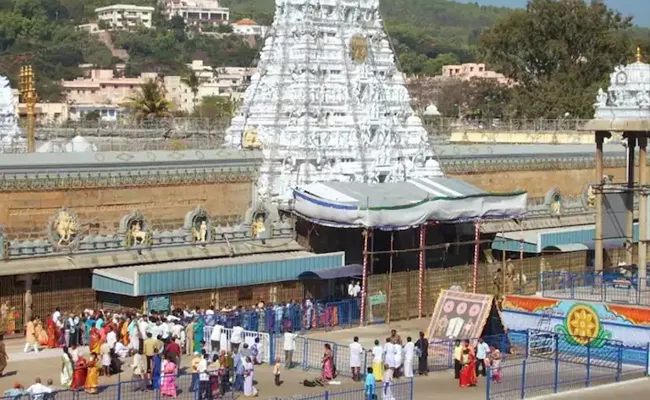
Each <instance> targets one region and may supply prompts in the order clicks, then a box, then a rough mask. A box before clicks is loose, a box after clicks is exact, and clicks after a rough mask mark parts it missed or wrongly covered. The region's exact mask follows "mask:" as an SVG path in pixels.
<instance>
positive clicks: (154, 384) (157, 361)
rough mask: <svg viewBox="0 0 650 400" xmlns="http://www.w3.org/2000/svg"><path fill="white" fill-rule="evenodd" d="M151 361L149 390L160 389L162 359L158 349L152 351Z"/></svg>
mask: <svg viewBox="0 0 650 400" xmlns="http://www.w3.org/2000/svg"><path fill="white" fill-rule="evenodd" d="M154 352H155V353H156V354H154V356H153V361H152V362H151V388H152V389H154V390H155V389H160V383H161V382H160V375H161V373H162V358H161V357H160V353H158V349H154Z"/></svg>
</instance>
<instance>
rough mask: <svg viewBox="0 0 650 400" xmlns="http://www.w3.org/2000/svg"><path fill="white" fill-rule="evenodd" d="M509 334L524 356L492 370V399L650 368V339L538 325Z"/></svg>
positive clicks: (634, 374) (636, 373)
mask: <svg viewBox="0 0 650 400" xmlns="http://www.w3.org/2000/svg"><path fill="white" fill-rule="evenodd" d="M509 339H510V344H511V345H512V346H514V347H516V348H518V352H519V353H523V357H520V358H513V357H510V358H505V359H504V360H503V361H502V364H501V366H500V368H498V369H490V370H489V374H488V379H487V385H486V397H487V399H488V400H490V399H500V400H509V399H513V400H514V399H523V398H526V397H534V396H542V395H547V394H551V393H558V392H561V391H566V390H570V389H575V388H579V387H588V386H594V385H600V384H604V383H610V382H617V381H620V380H622V379H629V378H635V377H641V376H644V375H647V373H648V367H649V366H648V356H649V354H650V348H649V346H650V345H645V346H626V345H624V344H623V343H622V342H620V341H616V340H607V339H601V340H598V339H593V338H582V337H577V336H570V335H561V334H557V333H554V332H550V331H538V330H529V331H527V332H526V333H525V335H520V334H518V335H516V336H511V337H510V338H509Z"/></svg>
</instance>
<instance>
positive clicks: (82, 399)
mask: <svg viewBox="0 0 650 400" xmlns="http://www.w3.org/2000/svg"><path fill="white" fill-rule="evenodd" d="M197 378H198V376H197ZM215 378H216V377H215ZM195 379H196V378H195ZM256 379H260V378H258V377H256ZM197 381H198V380H197ZM193 382H194V380H193V376H192V374H181V375H177V376H176V379H175V383H176V395H177V397H176V398H178V399H185V400H200V393H199V390H196V389H198V388H197V387H196V386H195V387H194V388H193V387H192V385H193ZM213 388H214V386H213ZM219 389H220V388H215V389H213V398H215V399H216V398H221V399H233V400H234V399H237V398H240V397H243V396H240V394H238V393H235V392H234V391H232V390H231V385H230V384H228V385H227V387H224V391H223V392H219ZM376 390H377V398H382V397H381V393H379V392H380V391H381V390H382V388H381V383H378V384H377V388H376ZM8 392H9V391H5V395H4V396H0V400H32V399H33V397H30V395H29V394H27V393H18V392H16V393H15V394H12V395H8ZM217 392H219V394H217ZM260 394H262V395H264V396H265V397H266V396H268V394H264V393H260ZM391 394H392V396H393V398H394V399H395V400H413V379H409V380H408V381H401V382H397V383H394V384H393V385H392V387H391ZM163 398H167V397H166V396H164V395H163V394H162V393H161V391H160V389H154V390H148V391H147V390H144V391H143V390H142V381H131V380H130V381H119V382H118V383H116V384H113V385H102V386H98V387H97V388H96V392H95V393H89V392H88V391H86V390H85V389H84V388H82V389H79V390H61V391H56V392H54V393H51V394H48V395H44V397H43V400H48V399H50V400H91V399H95V400H97V399H102V400H160V399H163ZM384 398H385V397H384ZM284 399H285V398H280V397H276V398H275V400H284ZM311 399H313V400H320V399H323V400H325V399H339V400H367V398H366V397H365V391H364V389H363V388H358V389H351V390H346V391H324V392H322V393H316V394H309V395H296V396H293V397H291V398H286V400H311Z"/></svg>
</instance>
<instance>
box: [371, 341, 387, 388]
mask: <svg viewBox="0 0 650 400" xmlns="http://www.w3.org/2000/svg"><path fill="white" fill-rule="evenodd" d="M372 373H373V374H374V375H375V382H381V381H382V380H383V379H384V348H383V347H381V345H380V344H379V340H375V347H373V348H372Z"/></svg>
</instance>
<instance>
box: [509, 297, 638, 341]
mask: <svg viewBox="0 0 650 400" xmlns="http://www.w3.org/2000/svg"><path fill="white" fill-rule="evenodd" d="M542 315H545V316H547V317H546V318H547V319H549V320H550V321H549V322H550V326H548V327H546V328H544V329H550V330H553V331H554V332H556V333H559V334H564V335H570V336H571V338H570V339H569V340H572V341H574V342H575V343H572V344H575V345H583V346H584V345H586V344H589V345H590V346H592V347H599V346H602V345H603V344H604V343H605V342H606V341H607V340H609V339H613V340H619V341H621V342H623V343H625V344H627V345H647V344H648V342H650V309H648V308H641V307H634V306H626V305H615V304H603V303H591V302H583V301H576V300H560V299H549V298H542V297H527V296H514V295H513V296H506V298H505V300H504V301H503V319H504V322H505V324H506V326H507V327H508V329H513V330H526V329H531V328H532V329H535V328H537V327H538V325H539V324H540V320H541V316H542Z"/></svg>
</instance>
